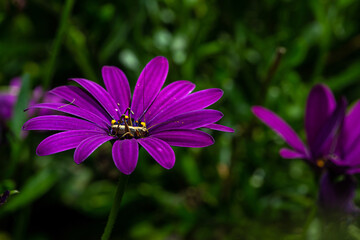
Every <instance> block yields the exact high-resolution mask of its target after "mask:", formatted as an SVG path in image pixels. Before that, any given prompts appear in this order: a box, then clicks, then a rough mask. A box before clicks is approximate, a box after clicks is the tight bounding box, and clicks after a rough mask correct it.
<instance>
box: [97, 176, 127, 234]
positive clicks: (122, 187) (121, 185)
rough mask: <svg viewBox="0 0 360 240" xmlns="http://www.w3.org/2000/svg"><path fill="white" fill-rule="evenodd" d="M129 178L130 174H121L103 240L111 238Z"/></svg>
mask: <svg viewBox="0 0 360 240" xmlns="http://www.w3.org/2000/svg"><path fill="white" fill-rule="evenodd" d="M128 179H129V175H125V174H121V175H120V179H119V183H118V185H117V188H116V193H115V198H114V203H113V205H112V208H111V211H110V215H109V218H108V221H107V223H106V227H105V230H104V234H103V235H102V237H101V240H108V239H109V238H110V235H111V231H112V229H113V227H114V224H115V221H116V217H117V215H118V213H119V210H120V203H121V199H122V196H123V195H124V192H125V187H126V184H127V182H128Z"/></svg>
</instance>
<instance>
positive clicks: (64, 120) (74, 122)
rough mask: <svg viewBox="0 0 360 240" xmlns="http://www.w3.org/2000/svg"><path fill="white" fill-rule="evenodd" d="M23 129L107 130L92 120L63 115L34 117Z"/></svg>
mask: <svg viewBox="0 0 360 240" xmlns="http://www.w3.org/2000/svg"><path fill="white" fill-rule="evenodd" d="M23 130H25V131H28V130H48V131H51V130H55V131H66V130H93V131H98V132H105V131H104V130H103V129H102V128H99V126H97V125H95V124H93V123H91V122H88V121H85V120H82V119H78V118H73V117H68V116H61V115H46V116H39V117H35V118H32V119H30V120H28V121H27V122H26V123H24V125H23Z"/></svg>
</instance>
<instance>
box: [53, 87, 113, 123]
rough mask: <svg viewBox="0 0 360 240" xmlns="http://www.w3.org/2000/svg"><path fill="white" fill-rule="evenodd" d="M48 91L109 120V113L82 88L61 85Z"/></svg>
mask: <svg viewBox="0 0 360 240" xmlns="http://www.w3.org/2000/svg"><path fill="white" fill-rule="evenodd" d="M49 93H51V94H54V95H56V96H58V97H60V98H63V99H65V100H66V101H68V102H69V103H71V104H74V105H75V106H78V107H79V108H83V109H86V110H88V111H90V112H92V113H94V114H96V115H99V116H100V117H101V118H104V119H108V120H109V122H110V121H111V119H112V118H111V117H110V116H109V114H108V113H107V112H106V111H105V110H104V109H103V107H101V105H100V104H99V103H98V102H97V101H96V100H95V99H93V98H92V97H90V96H89V95H88V94H87V93H86V92H85V91H84V90H82V89H81V88H79V87H75V86H61V87H57V88H54V89H53V90H51V91H50V92H49Z"/></svg>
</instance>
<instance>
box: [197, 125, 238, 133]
mask: <svg viewBox="0 0 360 240" xmlns="http://www.w3.org/2000/svg"><path fill="white" fill-rule="evenodd" d="M203 128H208V129H212V130H217V131H221V132H230V133H233V132H234V129H233V128H231V127H227V126H224V125H220V124H216V123H211V124H209V125H206V126H203Z"/></svg>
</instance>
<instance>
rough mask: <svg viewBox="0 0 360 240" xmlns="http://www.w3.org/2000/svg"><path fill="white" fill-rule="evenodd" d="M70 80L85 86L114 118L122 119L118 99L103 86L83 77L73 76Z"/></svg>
mask: <svg viewBox="0 0 360 240" xmlns="http://www.w3.org/2000/svg"><path fill="white" fill-rule="evenodd" d="M70 80H71V81H75V82H77V83H78V84H80V85H81V86H82V87H83V88H85V89H86V90H87V91H88V92H89V93H90V94H91V95H92V96H93V97H94V98H95V99H96V100H97V101H98V102H99V103H100V104H101V105H102V106H103V107H104V108H105V110H106V111H107V112H108V113H109V115H110V116H111V118H112V119H115V120H116V119H120V115H121V113H120V112H119V111H120V110H119V107H118V106H117V104H116V101H115V100H114V99H113V98H112V96H111V95H110V94H109V93H108V92H107V91H105V89H104V88H103V87H102V86H100V85H99V84H97V83H95V82H92V81H89V80H86V79H82V78H71V79H70Z"/></svg>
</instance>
